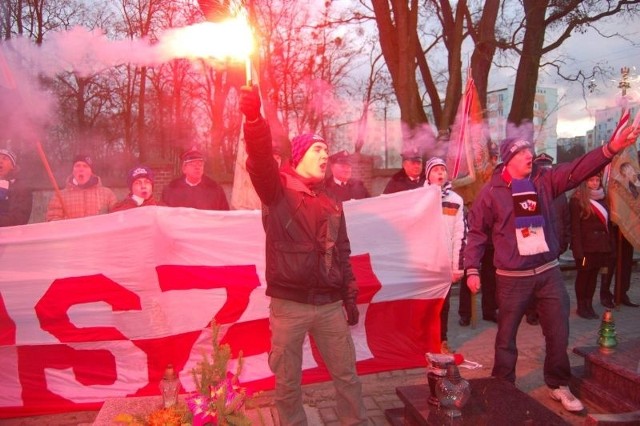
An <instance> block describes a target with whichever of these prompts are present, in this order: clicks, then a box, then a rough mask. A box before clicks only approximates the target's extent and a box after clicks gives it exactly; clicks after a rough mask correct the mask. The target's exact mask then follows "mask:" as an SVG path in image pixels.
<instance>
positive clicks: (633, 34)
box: [538, 19, 640, 137]
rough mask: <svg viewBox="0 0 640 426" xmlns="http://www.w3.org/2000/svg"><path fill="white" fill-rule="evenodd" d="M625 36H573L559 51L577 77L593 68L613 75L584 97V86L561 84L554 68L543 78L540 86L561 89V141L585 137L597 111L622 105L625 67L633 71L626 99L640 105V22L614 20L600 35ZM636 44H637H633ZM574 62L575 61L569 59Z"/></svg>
mask: <svg viewBox="0 0 640 426" xmlns="http://www.w3.org/2000/svg"><path fill="white" fill-rule="evenodd" d="M616 30H617V31H619V32H620V33H624V34H625V36H626V39H623V38H620V37H614V38H604V37H602V36H599V35H598V34H597V33H596V31H594V30H590V31H588V32H587V33H585V34H577V33H575V34H573V35H572V36H571V37H570V38H569V39H568V40H567V41H565V43H564V44H563V46H562V48H561V49H560V50H559V51H558V52H559V53H560V54H562V55H563V57H564V58H565V61H566V62H567V66H568V68H567V69H568V70H571V71H572V72H573V73H575V72H576V71H577V70H579V69H582V70H584V71H585V72H590V70H592V69H593V67H594V66H598V65H600V66H602V67H609V68H610V71H611V72H612V73H613V75H611V76H609V77H607V78H605V79H603V78H602V77H597V78H596V79H595V80H594V83H595V84H596V89H595V90H594V91H593V92H592V93H587V96H586V98H585V97H583V93H582V89H581V85H579V84H578V83H568V82H566V81H562V80H560V79H559V78H558V77H557V76H556V75H550V74H549V73H551V72H554V73H555V71H554V70H553V69H551V68H549V69H548V71H546V72H542V73H541V74H540V80H539V83H538V84H539V85H540V86H547V87H556V88H557V89H558V99H559V103H560V105H559V108H558V129H557V130H558V137H571V136H583V135H585V134H586V132H587V130H590V129H592V128H593V126H594V112H595V111H596V110H597V109H603V108H606V107H612V106H616V105H620V103H621V90H620V89H619V88H618V82H619V81H620V78H621V74H620V69H621V67H623V66H626V67H629V68H630V71H631V72H630V78H629V82H630V83H631V89H629V90H628V91H627V98H628V99H629V100H631V101H634V100H635V101H636V102H638V101H640V77H639V74H640V19H636V22H635V23H628V22H624V21H623V20H621V19H615V20H612V21H610V22H607V23H606V25H601V31H602V32H606V33H607V34H613V33H614V32H615V31H616ZM634 43H635V44H634ZM569 57H570V58H572V59H569Z"/></svg>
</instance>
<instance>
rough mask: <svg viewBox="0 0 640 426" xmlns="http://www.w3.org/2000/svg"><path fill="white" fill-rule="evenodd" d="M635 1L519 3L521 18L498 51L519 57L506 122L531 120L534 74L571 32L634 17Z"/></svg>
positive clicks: (546, 1)
mask: <svg viewBox="0 0 640 426" xmlns="http://www.w3.org/2000/svg"><path fill="white" fill-rule="evenodd" d="M638 4H640V1H638V0H619V1H614V0H607V1H599V0H571V1H560V0H542V1H538V0H522V11H523V12H524V13H521V14H518V15H517V16H521V17H522V18H521V19H519V20H516V21H515V24H516V25H515V28H512V29H511V31H509V38H508V39H507V38H506V37H505V38H503V39H502V40H501V41H500V44H499V45H500V47H501V48H505V49H510V50H513V51H515V52H516V53H517V55H518V56H519V63H518V70H517V74H516V81H515V87H514V93H513V97H514V99H517V100H518V102H513V103H512V106H511V111H510V112H509V117H508V119H509V122H511V123H513V124H514V125H516V126H519V125H521V124H522V123H524V122H527V121H530V120H532V119H533V105H534V101H535V88H536V83H537V81H538V72H539V69H540V67H541V66H543V65H545V64H544V63H543V62H542V61H543V57H544V56H545V55H549V54H550V53H551V52H552V51H553V50H555V49H557V48H558V47H560V46H561V45H562V43H564V41H566V40H567V39H568V38H569V37H570V36H571V35H572V34H573V33H574V32H576V31H581V30H583V29H584V28H586V27H588V26H591V25H593V24H595V23H596V22H597V21H599V20H601V19H603V18H606V17H609V16H613V15H616V14H619V13H634V12H635V13H637V12H638V11H640V9H638Z"/></svg>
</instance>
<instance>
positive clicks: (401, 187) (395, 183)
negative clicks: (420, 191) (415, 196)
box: [382, 169, 425, 194]
mask: <svg viewBox="0 0 640 426" xmlns="http://www.w3.org/2000/svg"><path fill="white" fill-rule="evenodd" d="M424 181H425V177H424V174H421V175H420V178H419V179H418V181H417V182H414V181H412V180H411V179H409V176H407V173H406V172H405V171H404V169H401V170H400V171H399V172H397V173H396V174H394V175H393V176H391V179H389V182H388V183H387V186H386V187H385V188H384V191H382V193H383V194H392V193H394V192H400V191H406V190H408V189H416V188H421V187H422V186H424Z"/></svg>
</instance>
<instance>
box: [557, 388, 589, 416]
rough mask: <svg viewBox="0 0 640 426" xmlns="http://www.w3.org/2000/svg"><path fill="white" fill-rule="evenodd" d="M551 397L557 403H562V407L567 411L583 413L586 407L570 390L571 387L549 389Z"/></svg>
mask: <svg viewBox="0 0 640 426" xmlns="http://www.w3.org/2000/svg"><path fill="white" fill-rule="evenodd" d="M549 396H550V397H551V399H553V400H555V401H560V402H562V406H563V407H564V409H565V410H567V411H582V410H584V405H582V402H580V400H579V399H578V398H576V397H575V396H573V394H572V393H571V391H570V390H569V386H560V387H559V388H558V389H549Z"/></svg>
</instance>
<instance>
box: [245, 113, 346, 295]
mask: <svg viewBox="0 0 640 426" xmlns="http://www.w3.org/2000/svg"><path fill="white" fill-rule="evenodd" d="M244 135H245V141H246V144H247V156H248V158H247V171H248V172H249V176H250V177H251V181H252V183H253V186H254V187H255V189H256V192H257V194H258V197H260V200H261V201H262V203H263V209H262V217H263V225H264V229H265V233H266V273H265V276H266V280H267V290H266V295H267V296H270V297H276V298H280V299H286V300H292V301H295V302H299V303H306V304H311V305H324V304H327V303H331V302H335V301H338V300H345V301H346V300H355V298H356V295H357V286H356V282H355V277H354V275H353V271H352V269H351V264H350V262H349V256H350V254H351V245H350V243H349V238H348V237H347V228H346V223H345V218H344V213H343V211H342V203H340V202H337V201H336V200H335V199H333V198H332V197H330V196H329V195H327V193H326V190H325V187H324V182H319V183H317V184H315V185H312V186H309V185H307V184H306V183H305V182H304V181H303V179H302V178H301V177H300V176H299V175H297V173H296V172H295V171H294V170H293V169H292V168H291V167H289V166H288V165H285V166H283V167H282V169H280V170H279V169H278V165H277V163H276V162H275V160H274V159H273V157H272V155H271V132H270V130H269V126H268V125H267V124H266V122H265V121H264V120H263V119H259V121H257V122H255V123H245V125H244Z"/></svg>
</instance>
